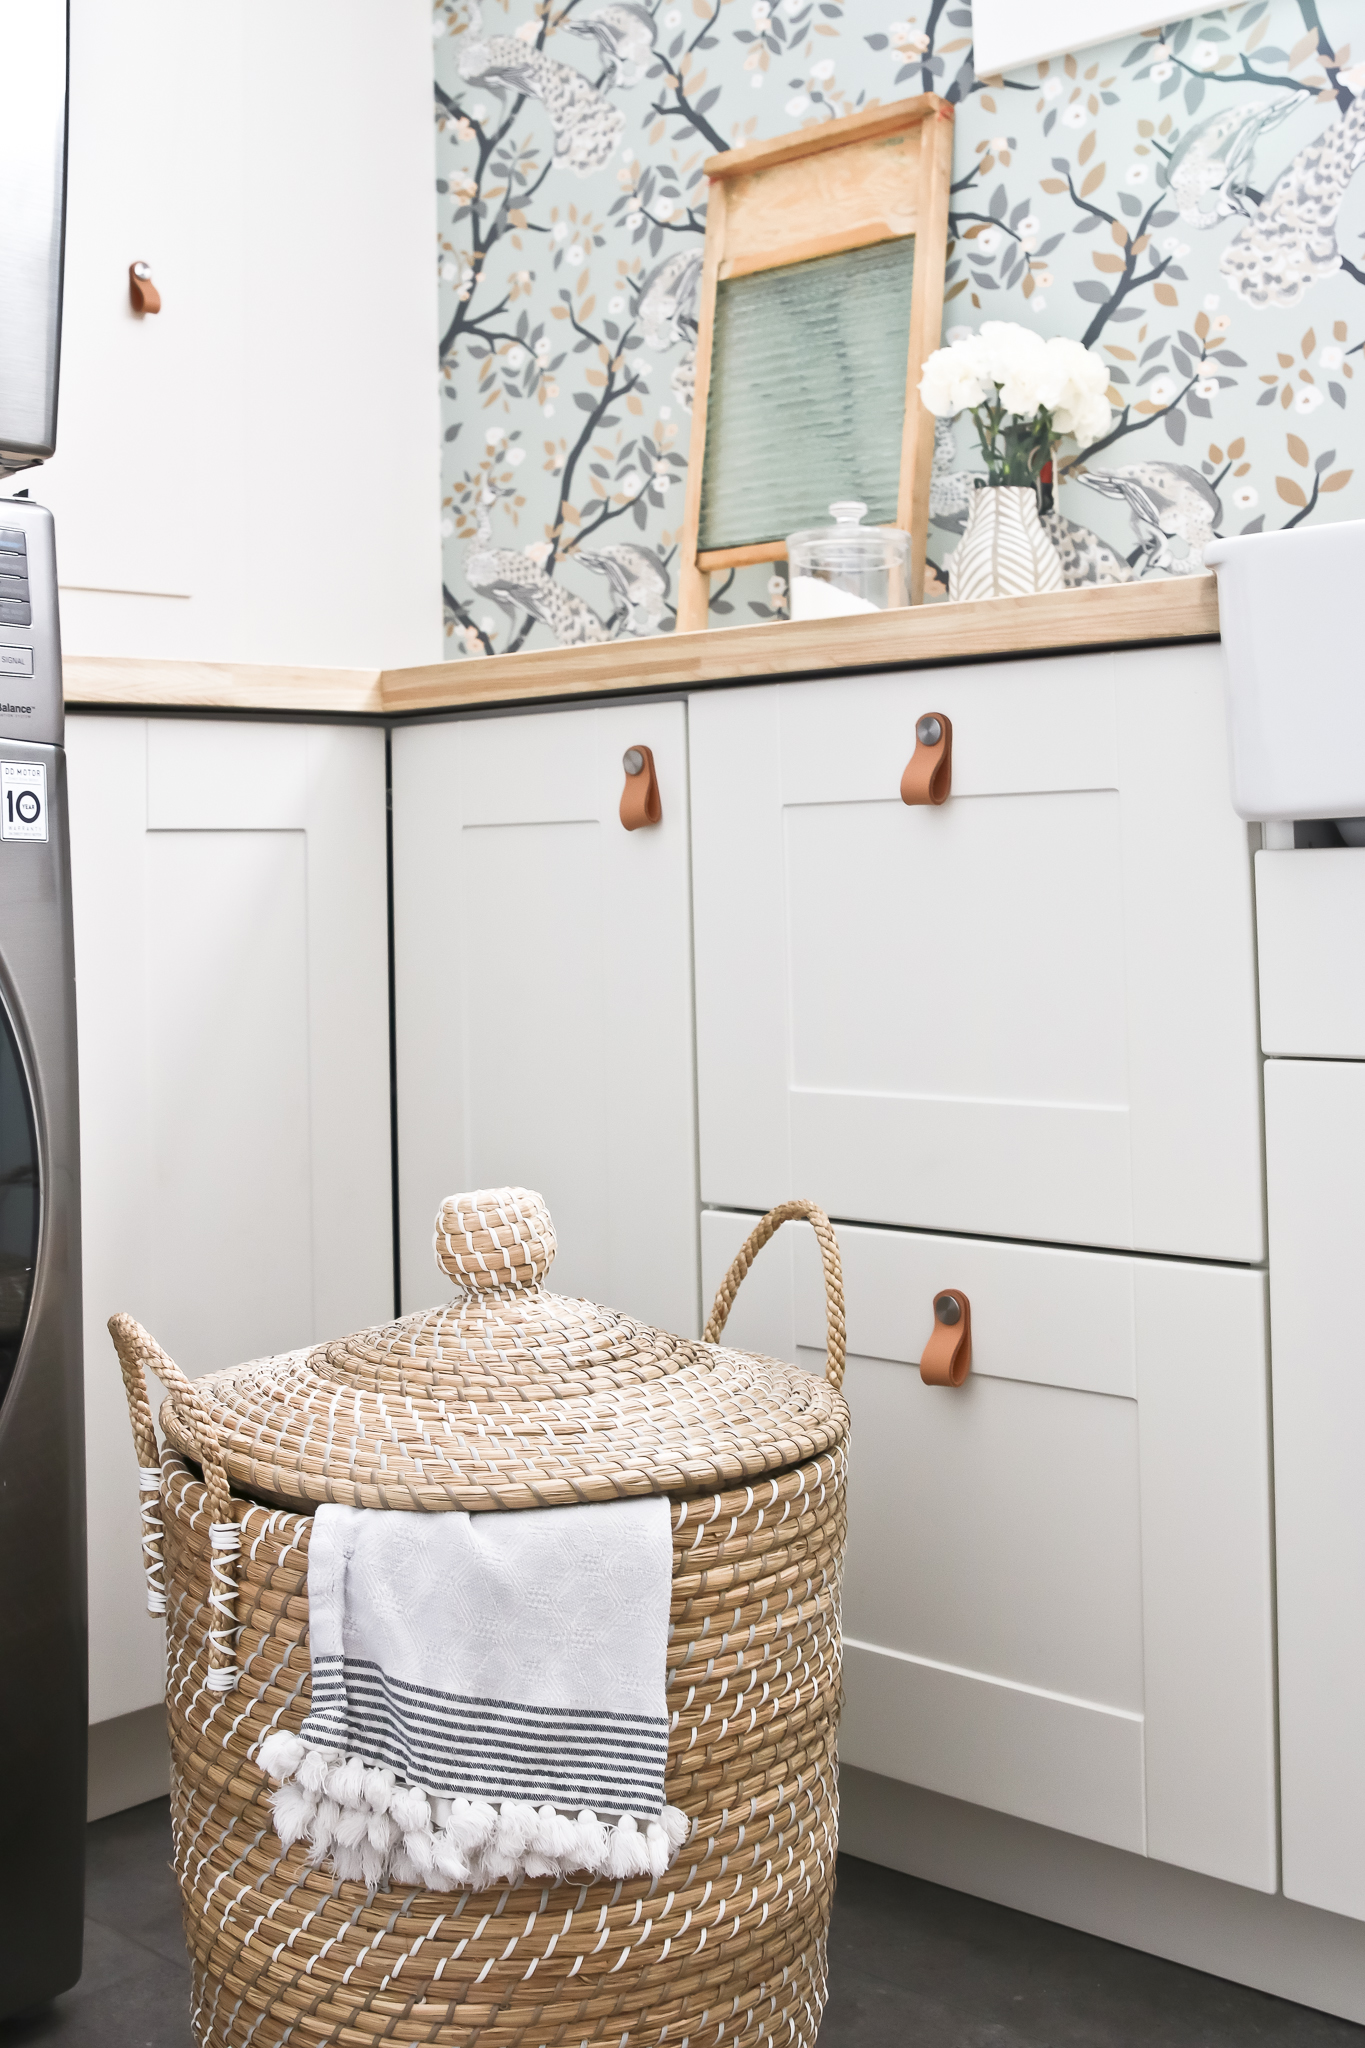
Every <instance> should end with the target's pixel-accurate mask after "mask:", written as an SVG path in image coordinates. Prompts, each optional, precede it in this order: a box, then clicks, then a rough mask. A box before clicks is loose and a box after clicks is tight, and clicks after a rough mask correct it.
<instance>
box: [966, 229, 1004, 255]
mask: <svg viewBox="0 0 1365 2048" xmlns="http://www.w3.org/2000/svg"><path fill="white" fill-rule="evenodd" d="M972 240H973V241H974V242H975V243H976V248H977V254H978V255H980V256H993V255H994V254H995V252H996V250H997V249H998V248H999V247H1000V230H999V228H982V230H981V233H980V234H979V235H973V237H972Z"/></svg>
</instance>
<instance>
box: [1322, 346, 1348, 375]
mask: <svg viewBox="0 0 1365 2048" xmlns="http://www.w3.org/2000/svg"><path fill="white" fill-rule="evenodd" d="M1345 360H1346V357H1345V355H1344V354H1343V352H1342V350H1341V349H1339V348H1325V349H1323V350H1322V352H1321V354H1320V355H1319V357H1318V361H1319V363H1320V364H1321V365H1322V367H1323V369H1324V370H1339V369H1340V368H1341V366H1342V364H1343V363H1344V362H1345Z"/></svg>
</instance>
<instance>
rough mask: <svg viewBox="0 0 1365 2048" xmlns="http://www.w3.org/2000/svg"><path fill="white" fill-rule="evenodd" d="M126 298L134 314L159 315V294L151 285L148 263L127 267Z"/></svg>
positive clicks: (131, 264)
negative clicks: (130, 303)
mask: <svg viewBox="0 0 1365 2048" xmlns="http://www.w3.org/2000/svg"><path fill="white" fill-rule="evenodd" d="M128 297H129V298H130V300H131V301H132V306H133V311H134V312H135V313H159V312H160V311H161V294H160V292H159V291H158V290H157V288H156V286H155V285H154V284H153V283H152V266H151V264H150V263H130V264H129V265H128Z"/></svg>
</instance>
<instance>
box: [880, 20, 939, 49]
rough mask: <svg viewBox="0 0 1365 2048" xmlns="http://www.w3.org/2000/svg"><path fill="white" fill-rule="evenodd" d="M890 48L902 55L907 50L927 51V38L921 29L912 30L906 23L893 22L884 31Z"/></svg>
mask: <svg viewBox="0 0 1365 2048" xmlns="http://www.w3.org/2000/svg"><path fill="white" fill-rule="evenodd" d="M886 33H887V35H888V37H889V38H890V41H891V47H892V49H893V50H895V51H897V52H898V53H899V54H901V55H904V53H905V51H907V50H927V49H928V47H929V38H928V36H927V35H925V34H924V32H923V30H922V29H916V28H912V27H911V26H910V23H909V22H908V21H893V22H892V23H891V25H890V27H889V28H888V29H887V31H886Z"/></svg>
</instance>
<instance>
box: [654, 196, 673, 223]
mask: <svg viewBox="0 0 1365 2048" xmlns="http://www.w3.org/2000/svg"><path fill="white" fill-rule="evenodd" d="M654 211H655V212H656V213H657V214H658V216H659V219H660V220H672V218H673V215H674V213H675V211H676V208H675V207H674V204H673V201H672V200H671V199H656V200H655V202H654Z"/></svg>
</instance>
